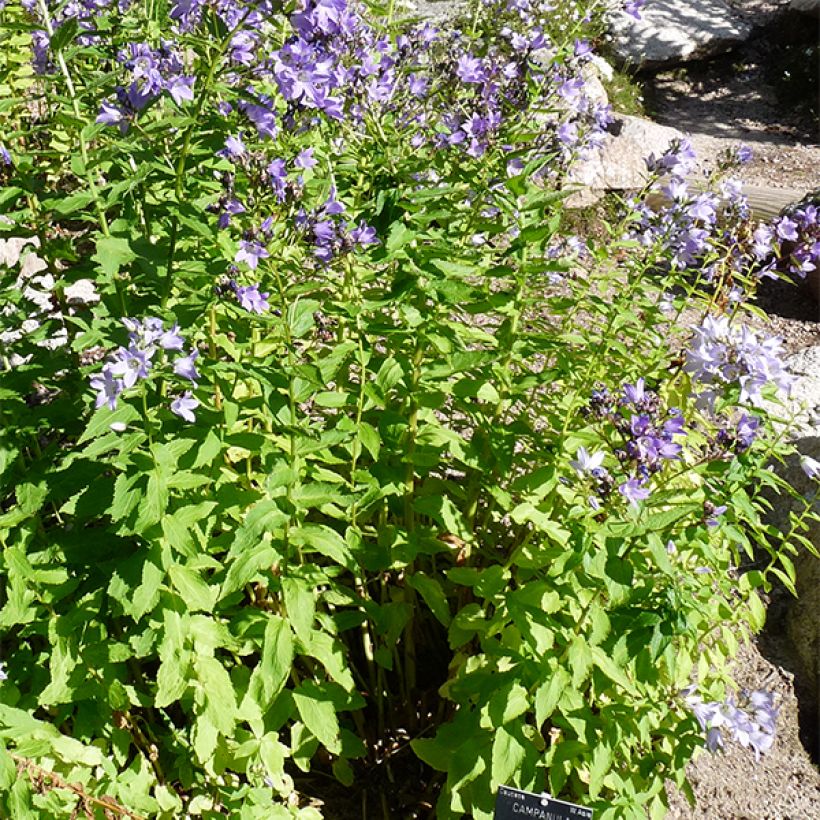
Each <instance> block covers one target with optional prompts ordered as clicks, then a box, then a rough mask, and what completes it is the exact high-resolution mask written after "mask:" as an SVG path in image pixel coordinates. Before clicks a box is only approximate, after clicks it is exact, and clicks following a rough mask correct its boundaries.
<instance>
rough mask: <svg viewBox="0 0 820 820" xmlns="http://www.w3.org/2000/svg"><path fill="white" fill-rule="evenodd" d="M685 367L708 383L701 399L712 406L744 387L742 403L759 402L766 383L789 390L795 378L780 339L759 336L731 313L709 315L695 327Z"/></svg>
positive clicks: (687, 370) (693, 375)
mask: <svg viewBox="0 0 820 820" xmlns="http://www.w3.org/2000/svg"><path fill="white" fill-rule="evenodd" d="M684 369H685V370H686V372H688V373H690V374H691V376H692V378H693V379H694V380H695V381H696V382H700V383H701V384H702V385H705V386H706V388H705V389H703V390H701V391H700V393H699V402H700V404H701V406H703V407H705V408H708V409H712V408H713V407H714V405H715V401H716V399H718V398H719V397H722V396H723V395H725V393H726V391H727V390H728V389H730V388H733V387H739V388H740V397H739V398H740V401H741V402H743V403H746V402H748V403H750V404H752V405H759V404H760V403H761V401H762V398H763V396H762V390H763V388H764V387H765V386H766V385H768V384H773V385H774V386H775V387H776V389H777V390H778V391H779V392H784V393H785V392H788V390H789V388H790V387H791V384H792V381H793V378H792V376H791V375H790V374H789V373H788V371H787V370H786V368H785V367H784V366H783V353H782V348H781V342H780V339H779V338H777V337H771V338H767V339H758V337H757V334H756V333H755V332H754V331H753V330H751V329H750V328H749V327H746V326H743V327H738V326H736V325H733V324H732V323H731V322H730V320H729V318H728V317H727V316H707V317H706V318H705V319H704V320H703V323H702V324H701V325H700V326H699V327H696V328H694V338H693V340H692V344H691V346H690V347H689V349H688V350H687V351H686V361H685V364H684Z"/></svg>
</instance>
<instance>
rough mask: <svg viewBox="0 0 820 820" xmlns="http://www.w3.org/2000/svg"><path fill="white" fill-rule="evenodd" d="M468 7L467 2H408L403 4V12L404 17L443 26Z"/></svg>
mask: <svg viewBox="0 0 820 820" xmlns="http://www.w3.org/2000/svg"><path fill="white" fill-rule="evenodd" d="M468 5H469V4H468V2H467V0H407V2H404V3H402V4H401V11H402V16H404V17H419V18H421V19H422V20H425V21H427V22H429V23H432V24H433V25H441V24H442V23H446V22H447V21H449V20H452V19H453V18H455V17H457V16H458V15H459V14H461V13H463V12H464V11H465V10H466V9H467V7H468Z"/></svg>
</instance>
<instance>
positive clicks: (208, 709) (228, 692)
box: [194, 655, 237, 737]
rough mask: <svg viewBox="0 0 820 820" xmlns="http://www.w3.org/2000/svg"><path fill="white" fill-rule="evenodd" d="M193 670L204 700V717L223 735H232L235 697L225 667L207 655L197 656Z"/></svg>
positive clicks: (235, 709) (235, 708)
mask: <svg viewBox="0 0 820 820" xmlns="http://www.w3.org/2000/svg"><path fill="white" fill-rule="evenodd" d="M194 669H195V670H196V675H197V679H198V681H199V684H200V686H201V687H202V689H201V691H202V696H203V697H204V699H205V713H204V717H205V718H206V719H207V720H208V721H210V723H211V724H212V725H213V726H214V727H216V728H217V729H218V730H219V731H220V732H221V733H222V734H223V735H225V736H226V737H230V736H231V735H232V734H233V730H234V722H235V718H236V711H237V707H236V696H235V694H234V688H233V684H232V683H231V678H230V675H228V672H227V670H226V669H225V667H224V666H223V665H222V664H221V663H220V662H219V661H218V660H217V659H216V658H213V657H211V656H209V655H197V656H196V657H195V658H194Z"/></svg>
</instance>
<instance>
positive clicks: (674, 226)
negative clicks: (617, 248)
mask: <svg viewBox="0 0 820 820" xmlns="http://www.w3.org/2000/svg"><path fill="white" fill-rule="evenodd" d="M751 156H752V154H751V150H750V149H749V148H747V147H746V146H740V147H739V148H737V149H736V150H734V151H733V152H730V153H729V155H728V156H726V157H724V159H723V162H722V163H721V168H722V169H723V170H725V169H728V168H730V167H732V165H734V164H738V163H745V162H748V161H749V160H750V159H751ZM695 161H696V156H695V152H694V149H693V148H692V145H691V143H690V142H689V141H688V140H686V139H682V140H673V142H672V143H671V145H670V147H669V148H668V149H667V150H666V151H665V152H664V153H663V155H661V156H660V157H655V156H654V155H652V156H650V157H648V158H647V160H646V164H647V168H648V170H649V171H650V172H651V173H653V174H655V175H656V177H657V178H656V180H655V181H654V182H653V184H652V189H653V190H654V191H656V192H658V193H660V194H662V195H663V198H664V201H665V204H664V205H662V206H660V207H656V206H653V205H651V204H650V203H648V202H646V201H643V200H641V201H638V200H631V206H632V208H633V210H634V211H635V213H636V215H637V220H636V223H635V225H634V227H633V229H632V232H631V237H632V238H634V239H637V240H638V241H639V242H640V243H641V244H642V245H643V246H644V247H647V248H650V247H653V246H660V247H661V248H662V249H663V250H664V252H666V251H669V252H670V253H671V263H670V264H671V267H672V268H673V269H674V270H687V269H691V270H694V269H697V270H699V271H700V273H701V275H702V276H703V278H704V279H705V281H707V282H710V281H712V280H713V278H714V277H715V275H716V273H717V272H718V270H720V268H718V265H717V263H716V262H715V261H714V260H709V257H710V256H712V255H713V256H714V257H715V258H717V259H719V260H720V265H721V266H722V270H723V271H724V272H725V271H727V270H728V271H729V272H731V273H732V274H733V275H734V274H742V273H744V272H752V273H753V274H754V275H755V276H756V277H757V278H758V279H760V278H763V277H766V276H769V277H776V276H777V274H778V272H780V273H783V274H786V275H790V276H796V277H798V278H805V276H806V274H808V273H810V272H812V271H814V270H816V269H817V265H818V263H819V262H820V221H818V209H817V206H816V205H815V204H813V203H811V202H809V203H806V204H804V205H801V206H799V207H797V208H794V209H792V210H791V211H790V212H788V213H786V214H783V215H781V216H779V217H777V218H776V219H774V220H772V222H771V223H757V224H755V223H753V222H752V220H751V214H750V209H749V204H748V200H747V198H746V197H745V196H744V194H743V191H742V185H741V183H740V182H739V181H738V180H737V179H733V178H731V177H729V178H726V179H724V180H723V181H722V182H721V183H720V186H719V189H720V196H718V195H717V194H714V193H711V192H708V191H707V192H699V193H695V192H693V191H691V190H690V186H689V183H688V182H687V180H686V177H687V176H690V175H691V174H692V173H693V171H694V169H695ZM743 296H744V294H743V293H742V291H741V290H740V289H739V288H738V287H737V286H735V287H733V289H732V290H731V292H730V293H729V298H730V300H732V301H739V300H740V299H742V298H743Z"/></svg>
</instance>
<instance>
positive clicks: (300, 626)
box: [282, 578, 316, 643]
mask: <svg viewBox="0 0 820 820" xmlns="http://www.w3.org/2000/svg"><path fill="white" fill-rule="evenodd" d="M282 594H283V596H284V598H285V609H286V611H287V617H288V621H289V622H290V623H291V625H292V626H293V629H294V631H295V632H296V634H297V635H298V636H299V637H300V638H301V639H302V641H304V642H305V643H310V633H311V630H312V629H313V619H314V617H315V615H316V598H315V597H314V590H313V587H311V586H310V584H308V582H307V581H305V580H304V579H303V578H283V579H282Z"/></svg>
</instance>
